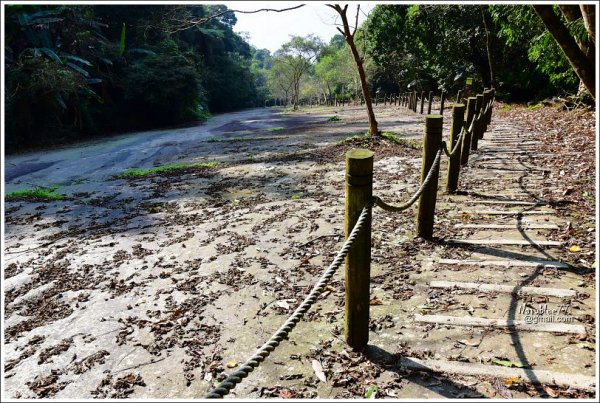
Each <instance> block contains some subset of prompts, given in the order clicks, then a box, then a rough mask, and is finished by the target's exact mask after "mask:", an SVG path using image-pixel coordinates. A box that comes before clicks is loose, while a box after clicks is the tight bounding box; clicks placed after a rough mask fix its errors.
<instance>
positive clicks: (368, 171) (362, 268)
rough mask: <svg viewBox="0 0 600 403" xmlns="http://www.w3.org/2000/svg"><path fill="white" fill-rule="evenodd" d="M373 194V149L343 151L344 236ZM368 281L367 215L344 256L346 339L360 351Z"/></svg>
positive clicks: (366, 328) (365, 335)
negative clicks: (344, 157)
mask: <svg viewBox="0 0 600 403" xmlns="http://www.w3.org/2000/svg"><path fill="white" fill-rule="evenodd" d="M371 197H373V152H372V151H370V150H365V149H352V150H350V151H348V152H347V153H346V216H345V223H344V229H345V234H346V238H348V236H349V235H350V232H351V231H352V228H354V224H355V223H356V221H357V220H358V217H359V215H360V213H361V211H362V209H363V207H364V206H365V204H366V203H367V202H368V201H369V200H370V199H371ZM370 282H371V216H370V213H369V217H368V218H367V222H366V223H365V226H364V227H363V229H362V231H361V232H360V234H359V235H358V237H357V238H356V240H355V241H354V244H353V245H352V247H351V248H350V250H349V252H348V256H347V258H346V318H345V323H346V326H345V336H346V342H347V343H348V345H349V346H350V347H352V348H353V349H354V350H362V349H363V348H364V347H365V346H366V345H367V343H368V341H369V300H370V298H369V287H370Z"/></svg>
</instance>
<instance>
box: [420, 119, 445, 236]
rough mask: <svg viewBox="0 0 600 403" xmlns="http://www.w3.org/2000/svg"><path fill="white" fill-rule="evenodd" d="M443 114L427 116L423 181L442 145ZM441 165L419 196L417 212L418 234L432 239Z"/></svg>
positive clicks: (422, 168)
mask: <svg viewBox="0 0 600 403" xmlns="http://www.w3.org/2000/svg"><path fill="white" fill-rule="evenodd" d="M442 123H443V117H442V116H441V115H428V116H426V117H425V134H424V135H423V163H422V165H421V183H423V182H424V181H425V178H426V177H427V174H428V173H429V169H431V166H432V165H433V161H434V160H435V156H436V154H437V152H438V151H439V150H440V147H441V145H442ZM439 174H440V169H439V165H438V166H437V168H436V169H435V171H434V172H433V176H432V178H431V182H429V185H427V186H426V187H425V189H424V190H423V193H422V194H421V197H420V198H419V210H418V212H417V235H418V236H420V237H422V238H425V239H430V238H431V237H432V236H433V219H434V215H435V202H436V196H437V189H438V178H439Z"/></svg>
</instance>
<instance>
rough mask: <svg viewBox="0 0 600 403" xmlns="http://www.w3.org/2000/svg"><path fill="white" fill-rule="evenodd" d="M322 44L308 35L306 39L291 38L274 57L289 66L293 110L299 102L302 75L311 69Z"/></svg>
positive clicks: (316, 38)
mask: <svg viewBox="0 0 600 403" xmlns="http://www.w3.org/2000/svg"><path fill="white" fill-rule="evenodd" d="M322 48H323V43H322V41H321V39H320V38H319V37H316V36H314V35H308V36H307V37H306V38H304V37H301V36H292V38H291V39H290V40H289V42H286V43H284V44H283V45H282V46H281V49H280V50H279V51H277V53H276V56H277V57H278V58H280V59H281V60H282V61H283V62H284V63H286V64H287V65H288V66H289V76H288V77H289V78H290V79H291V84H292V87H291V88H292V91H291V94H292V102H293V104H294V109H297V108H298V102H299V100H300V83H301V81H302V78H303V76H304V74H305V73H306V72H307V71H308V70H309V69H310V68H311V67H312V63H313V61H315V60H316V58H317V56H318V55H319V52H320V51H321V49H322Z"/></svg>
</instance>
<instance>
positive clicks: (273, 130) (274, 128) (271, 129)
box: [269, 126, 285, 132]
mask: <svg viewBox="0 0 600 403" xmlns="http://www.w3.org/2000/svg"><path fill="white" fill-rule="evenodd" d="M283 129H285V127H283V126H277V127H272V128H270V129H269V131H271V132H278V131H280V130H283Z"/></svg>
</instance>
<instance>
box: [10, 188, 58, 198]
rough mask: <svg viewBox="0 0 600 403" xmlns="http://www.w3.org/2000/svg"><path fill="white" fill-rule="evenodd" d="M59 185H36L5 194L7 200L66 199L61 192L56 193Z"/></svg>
mask: <svg viewBox="0 0 600 403" xmlns="http://www.w3.org/2000/svg"><path fill="white" fill-rule="evenodd" d="M58 188H59V186H52V187H41V186H36V187H35V188H33V189H24V190H17V191H15V192H12V193H8V194H7V195H6V196H4V200H6V201H16V200H34V201H53V200H64V199H65V197H66V196H65V195H64V194H61V193H54V191H55V190H56V189H58Z"/></svg>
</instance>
